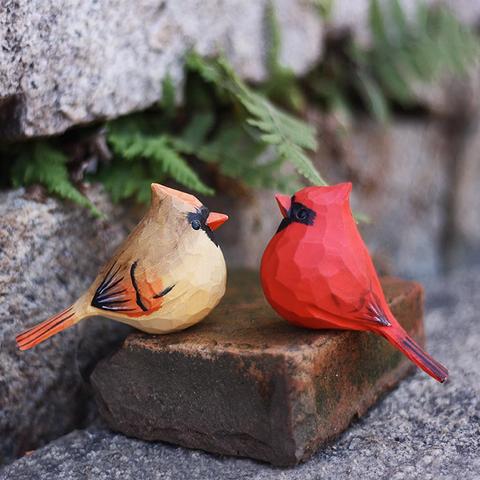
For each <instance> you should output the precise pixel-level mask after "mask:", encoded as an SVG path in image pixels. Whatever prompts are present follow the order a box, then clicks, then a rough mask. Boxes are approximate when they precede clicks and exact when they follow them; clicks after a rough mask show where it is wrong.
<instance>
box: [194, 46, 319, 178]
mask: <svg viewBox="0 0 480 480" xmlns="http://www.w3.org/2000/svg"><path fill="white" fill-rule="evenodd" d="M190 58H191V60H190V62H189V65H190V68H194V69H195V71H197V72H198V73H199V74H200V75H202V77H203V78H204V79H205V80H207V81H209V82H213V83H215V85H216V86H217V87H218V88H222V89H224V90H226V91H227V92H229V93H230V94H231V95H232V96H233V97H234V98H235V99H236V100H237V101H239V102H240V103H241V104H242V105H243V107H244V108H245V110H246V111H247V113H248V114H249V115H248V117H247V120H246V121H247V123H248V124H249V125H251V126H253V127H256V128H258V130H259V131H260V133H261V137H260V138H261V139H262V141H263V142H265V143H266V144H269V145H272V146H273V147H274V148H275V149H276V150H277V152H278V155H279V157H280V158H282V159H284V160H287V161H289V162H291V163H292V164H293V165H294V167H295V168H296V169H297V171H298V172H299V173H300V174H301V175H303V176H304V177H305V178H307V179H308V180H310V181H311V182H312V183H314V184H316V185H326V182H325V180H324V179H323V178H322V177H321V176H320V174H319V173H318V171H317V170H316V168H315V167H314V165H313V164H312V162H311V160H310V159H309V158H308V157H307V156H306V154H305V153H304V152H303V149H309V150H315V149H316V148H317V142H316V139H315V131H314V129H313V128H312V127H311V126H310V125H308V124H306V123H304V122H302V121H300V120H297V119H295V118H293V117H291V116H290V115H288V114H286V113H285V112H282V111H281V110H279V109H278V108H276V107H275V106H274V105H273V104H271V103H270V102H269V101H268V100H267V99H266V98H265V97H264V96H262V95H260V94H258V93H255V92H253V91H252V90H251V89H250V88H249V87H247V85H246V84H245V83H244V82H243V81H242V80H241V79H240V78H239V77H238V76H237V75H236V74H235V72H234V71H233V69H232V67H231V66H230V65H229V64H228V62H227V61H226V59H225V58H219V59H216V60H206V59H203V58H201V57H199V56H198V55H196V54H195V53H192V54H191V55H190ZM290 154H291V156H290Z"/></svg>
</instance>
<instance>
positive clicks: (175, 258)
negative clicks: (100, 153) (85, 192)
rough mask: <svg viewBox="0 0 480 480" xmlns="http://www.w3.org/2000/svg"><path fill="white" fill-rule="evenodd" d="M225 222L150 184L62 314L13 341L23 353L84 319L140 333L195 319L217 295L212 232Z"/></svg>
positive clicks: (219, 259) (217, 259) (220, 280)
mask: <svg viewBox="0 0 480 480" xmlns="http://www.w3.org/2000/svg"><path fill="white" fill-rule="evenodd" d="M226 220H228V217H227V215H223V214H220V213H213V212H209V211H208V209H207V207H205V206H204V205H202V203H201V202H200V201H199V200H198V199H197V198H196V197H194V196H193V195H190V194H187V193H184V192H180V191H177V190H174V189H172V188H168V187H165V186H163V185H159V184H156V183H154V184H152V202H151V206H150V209H149V210H148V212H147V213H146V215H145V216H144V218H143V219H142V220H141V221H140V223H139V224H138V225H137V226H136V228H135V229H134V230H133V231H132V233H131V234H130V235H129V237H128V238H127V239H126V240H125V242H124V243H123V244H122V245H121V246H120V248H119V249H118V250H117V251H116V253H115V255H114V256H113V258H112V260H111V261H110V262H109V263H107V265H105V267H104V268H103V269H102V270H101V271H100V273H99V275H98V276H97V278H96V279H95V281H94V282H93V283H92V285H91V286H90V288H89V289H88V290H87V291H86V292H85V293H84V294H83V295H82V296H81V297H80V298H79V299H78V300H77V301H76V302H75V303H74V304H73V305H72V306H71V307H69V308H67V309H66V310H64V311H63V312H60V313H59V314H57V315H55V316H53V317H51V318H49V319H48V320H45V321H44V322H42V323H40V324H39V325H37V326H35V327H33V328H31V329H29V330H27V331H25V332H23V333H21V334H20V335H18V336H17V337H16V341H17V345H18V347H19V348H20V349H21V350H27V349H29V348H32V347H34V346H35V345H37V344H39V343H41V342H43V341H44V340H46V339H47V338H49V337H51V336H52V335H55V334H56V333H58V332H60V331H62V330H65V329H66V328H68V327H71V326H72V325H74V324H76V323H78V322H79V321H80V320H83V319H84V318H88V317H91V316H95V315H102V316H104V317H108V318H111V319H113V320H117V321H120V322H123V323H127V324H129V325H131V326H133V327H135V328H138V329H139V330H143V331H144V332H148V333H168V332H172V331H175V330H181V329H184V328H187V327H189V326H191V325H193V324H195V323H197V322H199V321H200V320H202V319H203V318H204V317H205V316H206V315H207V314H208V313H209V312H210V311H211V310H212V309H213V308H214V307H215V306H216V305H217V304H218V302H219V301H220V299H221V298H222V297H223V295H224V293H225V284H226V278H227V272H226V266H225V260H224V258H223V254H222V251H221V250H220V248H219V246H218V244H217V242H216V240H215V237H214V235H213V232H212V231H213V230H215V229H216V228H218V227H219V226H220V225H222V224H223V223H224V222H225V221H226Z"/></svg>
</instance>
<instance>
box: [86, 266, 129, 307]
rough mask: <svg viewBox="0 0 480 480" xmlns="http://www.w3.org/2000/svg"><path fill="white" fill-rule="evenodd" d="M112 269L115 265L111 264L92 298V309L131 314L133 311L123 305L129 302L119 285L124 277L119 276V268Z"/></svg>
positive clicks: (124, 291)
mask: <svg viewBox="0 0 480 480" xmlns="http://www.w3.org/2000/svg"><path fill="white" fill-rule="evenodd" d="M114 268H115V264H113V265H112V266H111V267H110V269H109V270H108V272H107V273H106V275H105V278H104V279H103V280H102V283H100V285H99V286H98V288H97V291H96V292H95V295H94V296H93V299H92V303H91V305H92V307H96V308H99V309H101V310H108V311H112V312H131V311H133V310H134V309H132V308H128V307H127V306H125V305H123V304H125V303H128V302H129V301H130V300H129V299H128V297H126V296H125V295H124V294H125V293H127V290H126V289H125V288H122V286H121V285H119V284H120V283H121V282H122V281H123V279H124V276H123V275H121V274H119V272H120V266H118V267H117V268H116V269H114Z"/></svg>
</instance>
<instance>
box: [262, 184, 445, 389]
mask: <svg viewBox="0 0 480 480" xmlns="http://www.w3.org/2000/svg"><path fill="white" fill-rule="evenodd" d="M350 191H351V184H349V183H344V184H339V185H335V186H331V187H307V188H304V189H302V190H300V191H299V192H297V193H296V194H295V195H294V196H293V197H292V198H289V197H287V196H284V195H278V196H277V202H278V203H279V207H280V210H281V212H282V214H283V216H284V218H283V220H282V223H281V224H280V227H279V229H278V231H277V233H276V234H275V235H274V236H273V238H272V240H271V241H270V243H269V244H268V246H267V248H266V250H265V252H264V254H263V257H262V263H261V280H262V286H263V289H264V293H265V296H266V298H267V300H268V301H269V302H270V304H271V305H272V307H273V308H274V310H276V311H277V313H278V314H279V315H280V316H282V317H283V318H285V319H286V320H288V321H290V322H291V323H293V324H295V325H298V326H302V327H306V328H312V329H346V330H367V331H372V332H375V333H377V334H380V335H382V336H384V337H385V338H386V339H387V340H388V341H389V342H390V343H392V344H393V345H394V346H395V347H397V348H399V349H400V350H402V351H403V352H404V353H405V354H406V355H407V356H408V357H409V358H410V359H411V360H412V361H413V362H415V363H416V364H417V365H418V366H420V367H421V368H422V369H424V370H425V371H426V372H427V373H429V374H430V375H432V376H433V377H434V378H436V379H437V380H439V381H444V380H445V379H446V378H447V374H448V372H447V370H446V369H445V368H444V367H443V366H442V365H440V364H439V363H438V362H436V361H435V360H434V359H433V358H431V357H430V356H429V355H428V354H426V353H425V352H424V351H423V350H422V349H421V347H420V346H419V345H417V344H416V343H415V342H414V340H413V339H411V338H410V337H409V336H408V334H407V333H406V332H405V330H404V329H403V328H402V327H401V325H400V324H399V323H398V321H397V320H396V319H395V317H394V316H393V314H392V312H391V311H390V308H389V306H388V303H387V301H386V299H385V296H384V294H383V291H382V288H381V285H380V281H379V279H378V276H377V273H376V271H375V267H374V265H373V262H372V260H371V257H370V254H369V252H368V249H367V247H366V246H365V243H364V242H363V239H362V237H361V235H360V233H359V231H358V229H357V226H356V223H355V220H354V218H353V216H352V214H351V211H350V205H349V193H350Z"/></svg>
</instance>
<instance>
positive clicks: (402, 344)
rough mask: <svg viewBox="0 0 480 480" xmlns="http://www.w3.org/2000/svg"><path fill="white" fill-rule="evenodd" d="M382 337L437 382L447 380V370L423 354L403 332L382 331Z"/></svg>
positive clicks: (420, 348) (425, 353)
mask: <svg viewBox="0 0 480 480" xmlns="http://www.w3.org/2000/svg"><path fill="white" fill-rule="evenodd" d="M382 335H383V336H384V337H385V338H386V339H387V340H388V341H389V342H390V343H391V344H392V345H393V346H395V347H397V348H398V349H399V350H401V351H402V352H403V353H404V354H405V355H406V356H407V357H408V358H409V359H410V360H411V361H412V362H413V363H415V365H418V366H419V367H420V368H421V369H422V370H423V371H424V372H426V373H428V374H429V375H430V376H431V377H433V378H434V379H435V380H437V381H438V382H440V383H443V382H445V380H446V379H447V378H448V370H447V369H446V368H445V367H444V366H443V365H442V364H441V363H439V362H437V361H436V360H435V359H434V358H433V357H431V356H430V355H429V354H428V353H427V352H425V350H423V348H422V347H421V346H420V345H418V343H417V342H415V340H413V338H411V337H410V336H409V335H408V334H407V332H405V331H404V330H402V329H396V328H395V329H392V330H391V331H387V332H386V331H383V332H382Z"/></svg>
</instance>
